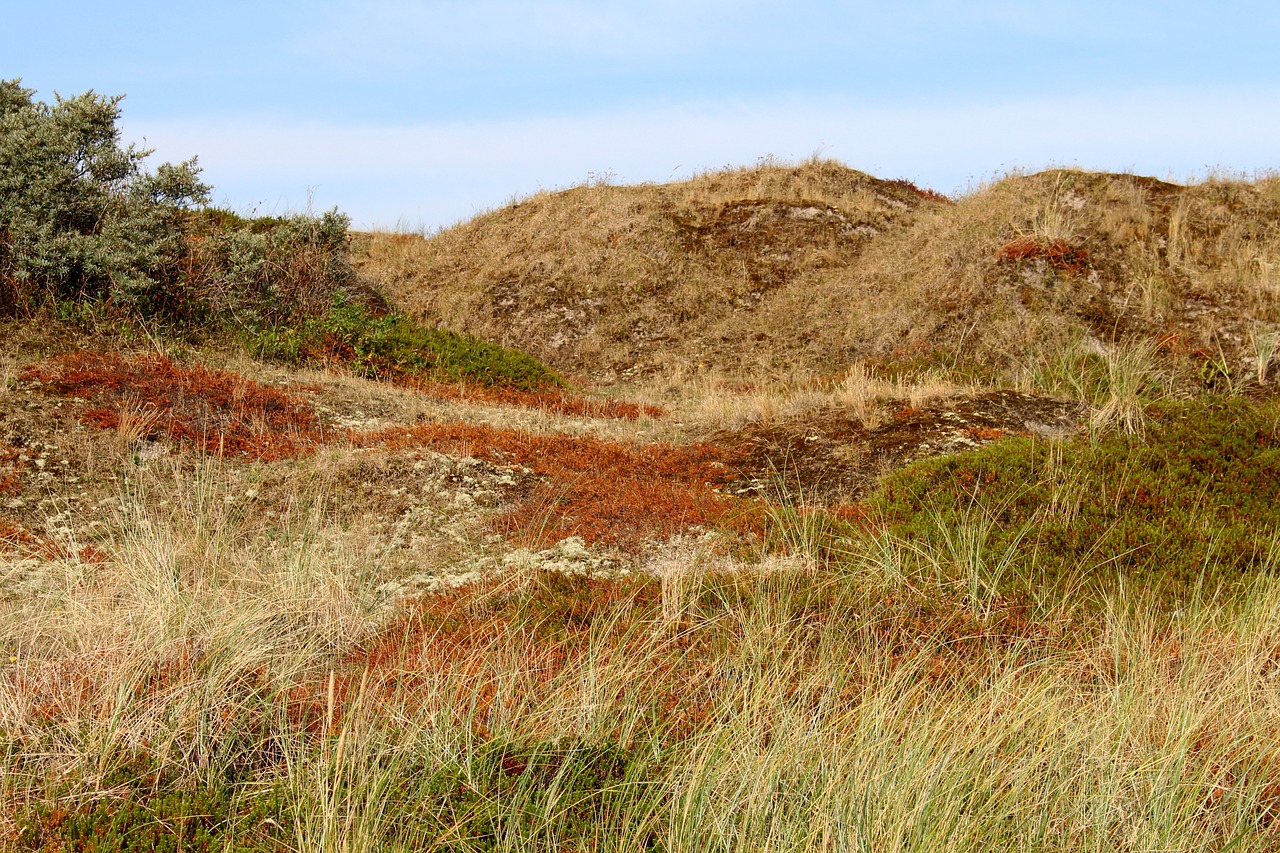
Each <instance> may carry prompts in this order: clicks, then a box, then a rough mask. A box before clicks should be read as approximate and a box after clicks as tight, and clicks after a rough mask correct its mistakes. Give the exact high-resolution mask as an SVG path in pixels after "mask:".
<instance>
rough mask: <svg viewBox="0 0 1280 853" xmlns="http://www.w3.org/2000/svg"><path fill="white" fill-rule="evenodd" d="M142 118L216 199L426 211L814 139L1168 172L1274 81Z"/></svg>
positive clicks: (930, 162) (152, 136) (667, 173)
mask: <svg viewBox="0 0 1280 853" xmlns="http://www.w3.org/2000/svg"><path fill="white" fill-rule="evenodd" d="M139 129H140V130H141V128H139ZM146 135H147V142H148V143H149V144H152V145H154V146H156V147H158V148H159V149H160V151H159V153H160V155H162V156H164V157H166V158H170V159H173V158H178V157H182V156H188V155H189V154H190V153H193V152H200V153H201V161H202V163H203V164H204V165H205V167H206V170H207V171H206V176H207V177H209V178H210V179H211V180H212V182H213V183H214V184H215V186H217V187H219V188H220V189H221V190H222V191H223V192H226V193H230V199H228V200H234V199H237V198H239V199H246V200H247V202H245V203H247V204H249V205H251V206H252V205H264V206H266V207H267V208H269V209H274V208H278V207H295V208H296V207H299V206H302V205H304V204H305V203H306V202H307V200H308V198H310V200H311V202H312V203H313V204H316V205H318V206H322V207H327V206H330V205H334V204H337V205H340V206H342V207H344V208H345V209H347V210H349V211H350V212H351V213H352V214H353V215H354V216H355V218H356V220H357V222H358V223H360V224H363V225H366V226H371V225H392V224H395V223H396V222H397V221H408V222H412V223H415V224H418V223H420V224H423V225H425V226H427V227H435V226H440V225H446V224H449V223H452V222H454V221H457V220H458V219H461V218H465V217H467V216H470V215H472V214H474V213H475V212H476V211H477V210H481V209H484V208H488V207H492V206H495V205H499V204H501V203H503V202H504V201H506V200H508V199H509V198H511V197H512V196H516V195H522V194H528V193H532V192H536V191H538V190H539V189H551V188H555V187H563V186H568V185H571V184H574V183H578V182H581V181H584V180H586V179H587V178H588V177H589V176H591V175H595V176H603V175H608V174H612V175H614V176H616V180H618V181H627V182H631V181H664V180H669V179H672V178H677V177H685V176H688V175H689V174H692V173H693V172H696V171H699V170H703V169H707V168H715V167H719V166H723V165H729V164H735V163H750V162H753V161H754V160H756V159H758V158H760V157H762V156H766V155H774V156H777V157H780V158H783V159H799V158H803V157H806V156H808V155H810V154H813V153H815V152H821V153H822V154H824V155H825V156H831V157H835V158H837V159H840V160H843V161H845V162H847V163H849V164H850V165H852V166H853V167H855V168H858V169H862V170H865V171H869V172H872V173H875V174H879V175H881V176H883V177H891V178H896V177H906V178H909V179H911V180H915V181H917V182H918V183H921V184H923V185H927V186H931V187H934V188H937V189H940V190H943V191H945V192H952V193H954V192H962V191H964V190H965V189H966V188H967V187H969V186H971V185H973V184H976V183H978V182H981V181H982V180H984V179H987V178H990V177H992V176H993V174H994V173H997V172H1000V171H1004V170H1009V169H1013V168H1028V169H1038V168H1043V167H1046V166H1049V165H1074V166H1080V167H1083V168H1094V169H1106V170H1117V171H1119V170H1126V169H1130V170H1135V171H1138V172H1142V173H1146V174H1155V175H1156V176H1158V177H1171V178H1174V179H1179V180H1182V179H1187V178H1189V177H1192V176H1193V175H1194V174H1203V173H1204V172H1205V171H1206V170H1210V169H1214V168H1218V167H1222V168H1226V169H1234V170H1245V171H1251V170H1256V169H1264V168H1266V167H1268V166H1269V165H1270V164H1271V163H1273V162H1274V150H1273V147H1272V146H1271V144H1270V141H1271V140H1274V139H1276V138H1280V94H1273V93H1257V92H1255V93H1247V92H1245V93H1231V92H1223V91H1221V90H1209V89H1206V90H1202V91H1200V92H1197V93H1192V94H1191V95H1189V94H1188V93H1187V92H1186V91H1183V90H1159V89H1154V90H1148V91H1144V92H1138V93H1132V94H1128V95H1119V96H1115V97H1112V98H1109V99H1104V100H1099V99H1096V98H1084V97H1081V98H1048V99H1040V100H1018V101H1008V102H1003V103H999V102H997V103H990V104H986V105H981V106H976V107H974V106H964V107H958V106H957V107H945V106H941V107H940V106H917V107H903V108H883V107H862V106H858V105H857V104H856V103H852V102H849V101H840V100H834V99H833V100H813V99H810V100H804V99H790V100H775V101H736V102H718V103H699V104H685V105H677V106H670V107H664V108H655V109H645V110H625V111H615V112H610V113H601V114H594V115H582V116H560V117H555V116H548V117H542V118H533V119H516V120H490V121H478V122H438V123H430V122H422V123H415V124H408V125H400V126H397V125H334V124H319V123H305V124H296V125H294V124H288V123H272V122H270V121H265V120H262V119H258V120H254V121H246V122H243V123H239V124H236V123H231V124H228V123H225V122H220V123H216V124H215V123H209V124H203V123H199V122H194V123H193V122H175V123H168V124H165V123H159V124H157V123H148V127H147V128H146ZM253 187H257V188H259V191H258V193H257V195H256V196H255V195H254V194H253V192H252V189H251V188H253Z"/></svg>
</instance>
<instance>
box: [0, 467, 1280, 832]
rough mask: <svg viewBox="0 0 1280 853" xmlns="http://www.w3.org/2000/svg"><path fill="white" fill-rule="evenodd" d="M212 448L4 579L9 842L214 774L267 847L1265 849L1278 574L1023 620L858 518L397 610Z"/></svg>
mask: <svg viewBox="0 0 1280 853" xmlns="http://www.w3.org/2000/svg"><path fill="white" fill-rule="evenodd" d="M228 464H230V463H229V462H222V461H216V460H210V461H209V462H208V463H207V465H206V466H205V467H204V468H203V469H202V470H201V471H200V472H199V474H198V476H197V477H195V478H194V479H190V478H187V477H185V476H181V475H179V474H178V473H177V472H174V473H173V474H172V475H171V474H168V473H165V472H160V471H157V472H155V473H154V474H153V475H152V476H149V477H146V478H143V479H142V480H141V481H140V482H139V483H138V485H137V487H136V489H135V491H133V492H131V493H130V494H129V495H128V498H129V501H128V502H127V506H126V507H125V508H124V509H123V510H122V512H121V514H120V515H119V516H118V517H117V518H116V519H115V525H114V532H113V541H112V545H111V548H110V562H109V563H108V564H105V565H102V566H94V565H90V564H85V563H80V562H77V561H75V560H64V561H56V562H52V563H49V564H48V565H47V571H48V573H49V574H50V575H51V577H52V579H53V582H51V583H49V584H48V585H47V587H46V588H45V591H44V592H43V593H42V594H40V595H38V596H31V597H27V598H25V599H20V600H15V599H10V600H6V601H3V602H0V649H2V650H3V651H4V653H5V659H6V661H7V663H5V664H4V666H3V668H0V731H2V732H3V736H4V743H5V748H6V756H7V758H8V759H9V766H8V768H7V770H6V776H5V792H6V798H5V802H4V809H3V817H0V833H3V837H4V838H5V841H6V843H8V844H10V845H13V846H16V847H18V848H19V849H23V848H24V846H25V849H32V848H33V847H34V846H35V845H33V844H30V843H29V842H30V840H31V838H32V836H31V835H30V834H28V835H26V836H23V835H21V834H20V829H23V828H25V829H26V831H27V832H28V833H29V832H30V827H31V826H32V820H33V815H34V816H35V817H36V818H38V821H37V823H38V825H39V826H40V827H41V832H42V835H41V836H40V839H39V843H40V846H45V845H60V844H62V843H65V842H68V841H69V839H70V838H71V833H72V832H73V830H74V823H73V821H72V820H71V818H72V817H73V816H76V815H81V816H84V815H93V814H95V811H94V810H95V809H96V808H97V807H98V805H99V804H103V803H107V804H110V803H114V804H116V808H117V809H122V808H123V807H124V806H125V805H127V804H128V803H130V802H131V798H138V800H139V801H140V802H143V803H145V804H150V807H151V808H158V807H159V806H158V805H156V804H157V803H158V802H159V801H158V800H157V799H154V797H155V796H156V794H155V793H148V792H149V791H152V790H153V789H152V786H175V788H176V789H177V790H193V789H194V790H202V789H205V788H208V787H210V786H230V790H232V791H233V793H234V797H233V799H232V802H233V803H234V804H235V808H234V809H233V810H232V811H231V812H230V814H229V816H228V818H227V822H226V823H225V824H220V825H219V827H220V828H219V831H221V832H225V833H227V834H228V835H224V836H221V837H220V840H219V841H218V844H225V843H227V842H229V841H230V836H232V835H234V837H235V838H236V839H237V840H239V841H240V842H241V843H244V844H252V845H253V848H254V849H280V848H281V847H285V848H290V849H351V850H361V849H386V848H388V847H398V848H404V849H439V850H444V849H451V848H454V847H456V846H457V844H456V843H455V842H456V841H457V839H459V838H469V839H472V840H473V841H474V843H476V844H482V843H483V844H486V845H488V847H489V848H490V849H494V850H518V849H529V847H530V846H531V845H533V846H539V847H541V848H542V849H568V848H571V847H573V848H578V847H586V848H594V849H600V850H617V851H622V850H634V849H639V848H642V847H644V846H645V845H646V844H647V845H650V846H653V847H656V848H657V849H662V850H669V851H711V850H715V851H727V850H741V849H764V848H768V849H781V850H793V851H820V850H831V849H851V848H854V849H866V850H871V851H880V850H885V851H888V850H904V849H905V850H917V851H934V850H962V851H963V850H991V849H1045V850H1049V849H1053V850H1076V849H1108V850H1123V851H1128V850H1132V851H1138V850H1151V849H1177V850H1204V851H1209V850H1219V849H1224V848H1226V847H1230V848H1232V849H1238V850H1245V851H1265V850H1270V849H1274V846H1275V843H1276V839H1277V835H1276V833H1277V832H1280V819H1278V818H1280V815H1278V812H1277V810H1278V809H1280V775H1278V774H1280V765H1278V764H1277V755H1276V749H1275V744H1276V739H1277V737H1278V736H1280V693H1278V692H1277V685H1276V682H1275V679H1274V677H1273V672H1274V668H1275V664H1276V652H1275V649H1276V644H1277V641H1278V640H1280V590H1277V588H1276V585H1275V584H1274V582H1272V581H1261V582H1259V584H1258V585H1257V586H1256V587H1255V588H1254V589H1252V590H1250V592H1249V594H1248V595H1247V596H1244V597H1242V598H1241V599H1240V600H1239V601H1231V602H1229V601H1218V602H1208V601H1201V602H1196V603H1193V604H1192V605H1191V606H1188V607H1186V608H1184V609H1183V610H1182V611H1180V612H1179V613H1177V614H1168V613H1161V612H1159V611H1158V610H1154V609H1151V608H1149V607H1147V606H1145V605H1134V604H1125V603H1122V602H1118V601H1117V602H1113V603H1112V606H1111V607H1110V608H1107V609H1104V610H1103V611H1102V612H1100V613H1098V614H1097V615H1095V616H1089V617H1084V616H1082V615H1081V614H1079V613H1073V612H1071V611H1070V610H1068V609H1062V610H1049V611H1045V612H1041V613H1039V614H1036V615H1031V614H1029V613H1026V612H1023V611H1020V610H1019V609H1018V608H1016V607H1012V606H1009V605H1007V604H1002V603H1000V602H998V601H996V602H991V601H988V602H987V604H986V605H985V606H983V607H974V606H972V603H971V602H969V601H967V599H965V598H964V597H959V598H957V597H953V596H951V595H950V594H949V593H948V592H947V591H946V587H945V586H943V587H939V586H937V585H935V584H933V583H932V582H931V581H930V579H929V578H928V577H925V576H916V575H911V574H910V573H909V572H906V571H905V570H904V564H903V563H901V562H900V561H898V560H897V559H896V557H895V555H894V552H893V551H892V548H890V549H888V550H885V549H884V548H883V547H882V546H883V545H884V543H882V542H879V541H878V540H876V539H875V538H874V537H871V538H868V539H866V540H858V541H855V542H852V543H850V544H849V550H848V553H847V555H846V557H845V560H844V561H843V562H842V563H841V564H840V565H839V566H838V567H835V568H834V570H827V569H824V568H822V567H821V566H820V565H816V564H814V563H813V562H810V561H801V562H799V563H795V562H791V563H787V562H773V563H766V564H762V565H761V566H759V567H757V568H756V569H755V570H751V569H749V568H748V567H745V566H737V567H735V572H734V574H732V575H723V574H717V573H714V572H711V573H708V572H705V571H700V570H699V566H698V565H697V559H698V558H697V555H696V554H689V555H688V558H689V560H690V562H689V563H688V564H686V565H683V566H674V567H669V568H668V570H667V571H666V572H665V573H664V577H663V578H662V579H657V578H645V577H633V578H616V579H613V580H598V579H573V578H567V577H563V576H558V575H547V574H543V573H537V572H535V573H519V572H517V573H512V574H510V575H507V576H505V577H499V578H494V579H491V580H489V581H487V582H484V583H480V584H475V585H472V586H470V587H467V588H464V589H459V590H454V591H451V592H447V593H440V594H435V595H430V596H425V597H423V598H422V599H421V600H420V601H418V602H416V603H413V604H411V605H410V606H408V607H407V608H406V609H405V610H403V611H402V612H400V613H396V612H395V611H390V610H387V609H385V607H384V606H381V605H379V604H378V603H377V598H376V596H373V595H371V592H372V585H373V584H374V582H375V581H376V579H377V564H376V563H371V562H369V561H368V559H367V558H365V557H362V556H361V555H360V554H358V553H355V552H351V551H349V550H346V549H344V548H342V547H341V546H335V545H333V544H328V543H329V538H328V536H327V535H326V527H327V522H326V520H325V518H326V515H325V513H324V511H323V495H321V494H317V493H311V494H303V493H300V494H299V495H298V498H299V500H298V502H297V505H296V510H295V512H294V513H292V514H291V515H290V516H289V517H288V518H286V519H282V520H281V521H280V522H279V523H278V524H272V525H264V524H262V522H261V520H260V519H257V518H255V517H253V516H251V515H249V514H246V513H244V512H243V511H242V510H240V509H238V508H237V507H236V506H235V505H234V504H227V503H225V502H224V501H223V500H222V499H221V498H222V495H221V488H220V486H219V483H220V482H221V480H222V478H223V476H224V470H223V466H226V465H228ZM671 556H672V557H673V558H674V557H675V555H674V554H673V555H671ZM941 556H942V555H941V552H940V557H941ZM582 755H586V756H588V757H589V756H597V757H598V760H599V761H601V762H602V763H601V764H600V765H598V766H597V765H591V766H589V767H587V768H586V769H587V770H588V771H591V772H587V773H586V775H585V776H573V775H571V773H570V771H571V770H572V767H573V766H575V765H572V764H571V763H570V758H572V757H573V756H582ZM122 765H123V766H126V767H137V768H140V772H142V774H143V777H142V779H141V780H138V779H134V780H133V781H132V782H129V783H121V782H119V781H111V780H118V779H120V775H119V773H118V770H119V768H120V767H121V766H122ZM597 771H598V772H597ZM162 779H163V780H168V781H163V782H162V781H161V780H162ZM164 790H169V788H165V789H164ZM251 803H264V804H266V807H267V808H268V809H269V811H268V812H267V815H266V819H264V820H262V821H261V822H256V823H253V824H249V825H244V824H238V823H237V822H236V821H235V819H234V815H235V814H237V813H241V812H240V811H239V810H241V809H244V810H247V809H248V806H249V804H251ZM579 806H580V807H581V808H579ZM40 808H44V809H45V810H44V811H38V809H40ZM171 817H175V816H171ZM176 817H183V818H184V819H185V818H190V817H191V815H189V814H187V815H181V814H180V815H177V816H176ZM177 825H178V824H177V823H174V824H172V825H171V826H170V827H169V831H171V832H173V831H176V829H175V827H176V826H177ZM22 838H26V839H27V840H28V842H24V843H23V844H19V843H18V842H19V841H20V839H22Z"/></svg>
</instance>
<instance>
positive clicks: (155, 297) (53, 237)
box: [0, 80, 209, 313]
mask: <svg viewBox="0 0 1280 853" xmlns="http://www.w3.org/2000/svg"><path fill="white" fill-rule="evenodd" d="M32 95H33V91H32V90H30V89H26V88H23V86H22V85H21V80H4V81H0V310H7V311H8V312H10V313H11V312H13V311H15V310H23V309H30V308H32V307H34V306H36V305H39V304H42V303H46V302H48V301H50V300H58V299H98V300H103V299H107V300H112V301H114V302H118V303H122V304H125V305H130V306H135V305H136V306H138V307H140V308H141V309H142V310H144V311H150V310H152V308H153V307H154V306H152V305H151V304H150V303H153V302H156V301H162V300H163V295H164V293H165V292H166V289H167V287H166V286H167V285H169V284H171V283H172V282H173V281H174V280H176V279H177V278H179V277H180V276H181V260H182V257H183V255H184V241H183V215H184V212H185V211H186V209H187V208H189V207H190V206H192V205H198V204H203V203H204V202H206V201H207V200H208V195H209V187H208V186H207V185H205V184H204V183H202V182H201V181H200V179H199V169H198V168H197V166H196V160H195V158H194V157H193V158H192V159H190V160H188V161H186V162H183V163H180V164H178V165H172V164H168V163H166V164H164V165H161V166H160V167H158V168H157V169H156V170H155V172H149V171H147V170H146V169H144V168H143V161H144V160H145V159H146V158H147V157H148V156H149V155H150V153H151V152H150V151H147V150H142V149H139V148H137V147H136V146H134V145H128V146H123V147H122V146H121V144H120V131H119V130H118V129H117V127H116V122H117V120H118V119H119V117H120V107H119V104H120V100H121V98H120V97H103V96H100V95H96V94H94V92H93V91H89V92H86V93H84V94H82V95H78V96H76V97H73V98H62V97H60V96H59V97H58V98H57V99H56V102H55V103H54V104H52V105H50V104H45V103H42V102H39V101H35V100H33V98H32Z"/></svg>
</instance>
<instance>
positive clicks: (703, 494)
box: [351, 423, 745, 545]
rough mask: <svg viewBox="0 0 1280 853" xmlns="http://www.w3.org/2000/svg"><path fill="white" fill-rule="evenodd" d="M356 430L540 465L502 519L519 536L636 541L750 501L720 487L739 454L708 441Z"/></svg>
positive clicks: (373, 438) (384, 439)
mask: <svg viewBox="0 0 1280 853" xmlns="http://www.w3.org/2000/svg"><path fill="white" fill-rule="evenodd" d="M351 439H352V441H353V443H355V444H357V445H363V446H369V445H382V446H385V447H387V448H390V449H394V450H403V449H409V448H415V447H425V448H430V449H432V450H435V451H437V452H441V453H448V454H466V455H469V456H474V457H476V458H480V459H487V460H489V461H492V462H496V463H499V464H503V465H511V466H521V467H527V468H529V469H530V470H532V471H533V472H534V473H535V474H539V475H541V476H542V477H544V478H545V480H544V481H543V482H542V483H541V484H539V485H538V487H537V488H535V489H534V490H533V491H532V492H531V493H530V494H529V495H528V496H527V497H525V498H524V499H522V500H521V502H520V503H519V504H518V505H517V506H516V507H515V508H513V509H511V510H510V511H508V512H507V513H506V514H504V515H503V516H502V517H501V518H500V519H498V521H497V524H498V526H499V527H500V528H501V529H503V530H505V531H506V532H508V533H509V534H510V535H511V536H512V537H513V538H514V539H515V540H516V541H517V542H520V543H523V544H529V545H541V544H549V543H553V542H556V541H559V540H560V539H563V538H564V537H566V536H581V537H582V538H583V539H585V540H586V541H587V542H589V543H594V542H606V543H609V544H614V545H635V544H637V543H639V542H640V541H643V540H645V539H648V538H658V539H661V538H666V537H669V536H672V535H674V534H676V533H680V532H683V531H686V530H688V529H690V528H692V527H701V526H712V525H716V524H720V523H722V522H725V521H728V520H730V517H731V516H733V515H734V514H735V513H740V512H744V511H745V502H743V501H739V500H736V499H733V498H731V497H729V496H727V495H724V494H721V493H720V492H719V491H717V488H716V487H717V486H719V485H721V484H723V483H725V482H726V481H727V480H728V479H729V468H728V463H729V462H731V461H732V460H733V458H734V457H733V454H732V453H731V452H730V451H727V450H724V449H722V448H719V447H714V446H712V445H708V444H694V445H685V446H679V445H673V444H665V443H654V444H625V443H622V442H616V441H606V440H603V439H598V438H591V437H586V436H571V435H564V434H549V435H540V434H532V433H527V432H523V431H520V430H514V429H502V428H498V427H493V426H489V425H487V424H465V423H440V424H419V425H415V426H405V427H389V428H387V429H385V430H379V431H377V432H373V433H364V434H353V435H352V436H351Z"/></svg>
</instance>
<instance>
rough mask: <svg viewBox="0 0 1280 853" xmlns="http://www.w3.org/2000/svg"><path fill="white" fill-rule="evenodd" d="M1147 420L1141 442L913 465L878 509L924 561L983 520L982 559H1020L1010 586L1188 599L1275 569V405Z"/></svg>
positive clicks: (1196, 409) (1279, 417)
mask: <svg viewBox="0 0 1280 853" xmlns="http://www.w3.org/2000/svg"><path fill="white" fill-rule="evenodd" d="M1149 415H1150V418H1151V420H1150V422H1149V425H1148V432H1147V435H1146V436H1145V437H1138V436H1135V435H1123V434H1111V435H1107V436H1105V437H1103V438H1101V439H1099V440H1096V441H1092V442H1089V441H1075V442H1069V443H1054V442H1046V441H1043V440H1039V439H1032V438H1015V439H1008V440H1005V441H1001V442H998V443H996V444H992V445H989V446H987V447H985V448H982V449H981V450H978V451H975V452H973V453H966V454H961V455H953V456H947V457H940V458H937V459H932V460H928V461H923V462H920V463H917V464H915V465H912V466H909V467H907V468H905V469H903V470H902V471H899V472H897V473H895V474H894V475H892V476H890V477H889V478H888V479H887V480H886V481H885V483H884V484H883V486H882V487H881V488H880V490H879V491H878V492H877V493H876V494H875V495H874V496H873V497H872V499H871V501H870V504H871V509H872V514H873V515H878V516H879V517H881V518H882V519H883V521H884V524H885V526H886V529H887V532H888V533H890V534H891V535H893V536H895V537H898V538H900V539H901V540H903V541H905V542H906V543H909V544H911V545H913V546H914V547H912V548H908V549H906V550H905V553H907V554H908V555H910V554H915V555H917V557H918V558H927V557H928V555H934V556H937V555H939V554H942V555H945V554H947V553H949V550H948V549H949V545H953V544H954V540H955V535H956V534H955V531H957V530H960V529H970V528H974V527H975V519H976V520H977V522H978V526H979V527H981V532H982V543H981V544H982V547H983V549H984V551H985V556H983V555H979V556H980V557H982V559H987V558H990V559H992V560H999V559H1003V558H1004V556H1005V555H1010V554H1012V555H1014V556H1013V558H1012V560H1013V565H1011V566H1006V567H1005V569H1006V570H1005V571H1003V572H1002V577H1001V581H1002V585H1003V587H1004V589H1005V590H1006V591H1008V590H1011V589H1016V588H1019V587H1020V588H1022V589H1023V590H1026V589H1027V588H1028V587H1030V586H1039V587H1045V586H1049V587H1053V586H1057V587H1060V588H1061V589H1064V590H1065V589H1070V588H1079V586H1080V584H1081V583H1083V584H1085V585H1086V586H1088V587H1092V588H1094V589H1097V590H1105V589H1113V588H1114V587H1115V586H1116V585H1118V584H1119V585H1124V586H1125V587H1126V588H1129V589H1135V588H1139V589H1145V590H1148V591H1150V592H1153V593H1156V594H1159V595H1163V596H1168V597H1171V598H1177V599H1181V598H1184V597H1186V596H1187V595H1189V594H1191V593H1192V591H1193V590H1195V589H1196V588H1197V587H1198V586H1201V585H1204V586H1205V587H1206V588H1207V589H1209V590H1213V589H1215V588H1217V587H1219V586H1223V587H1228V588H1230V587H1237V586H1241V585H1242V584H1243V583H1244V582H1247V580H1248V578H1249V576H1250V575H1251V574H1252V573H1254V572H1256V571H1261V570H1270V569H1274V568H1277V566H1276V565H1275V563H1276V542H1277V539H1276V537H1277V536H1278V535H1280V434H1278V430H1280V427H1278V426H1277V424H1278V423H1280V412H1277V410H1276V406H1275V405H1274V404H1269V405H1262V404H1255V403H1252V402H1250V401H1248V400H1243V399H1226V398H1206V399H1203V400H1196V401H1180V402H1164V403H1159V404H1155V405H1154V406H1152V407H1151V409H1150V412H1149ZM952 550H954V549H952ZM915 568H917V569H921V568H922V567H921V566H916V567H915Z"/></svg>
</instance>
